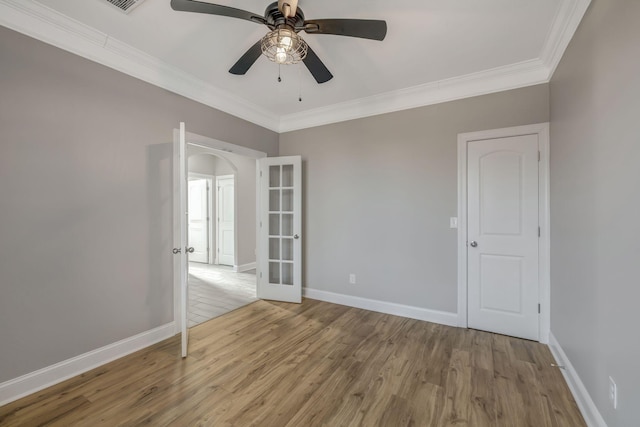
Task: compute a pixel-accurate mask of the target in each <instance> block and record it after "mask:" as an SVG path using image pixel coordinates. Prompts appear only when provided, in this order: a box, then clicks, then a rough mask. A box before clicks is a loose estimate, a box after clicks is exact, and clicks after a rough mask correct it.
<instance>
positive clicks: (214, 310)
mask: <svg viewBox="0 0 640 427" xmlns="http://www.w3.org/2000/svg"><path fill="white" fill-rule="evenodd" d="M188 283H189V287H188V295H189V304H188V321H189V324H188V327H189V328H191V327H193V326H195V325H198V324H200V323H202V322H206V321H207V320H210V319H212V318H214V317H218V316H221V315H223V314H225V313H228V312H230V311H233V310H235V309H237V308H240V307H242V306H244V305H247V304H250V303H252V302H254V301H257V300H258V298H257V297H256V273H255V270H252V271H250V272H249V271H247V272H243V273H236V272H234V271H233V269H232V268H231V267H229V266H224V265H212V264H202V263H197V262H190V263H189V282H188Z"/></svg>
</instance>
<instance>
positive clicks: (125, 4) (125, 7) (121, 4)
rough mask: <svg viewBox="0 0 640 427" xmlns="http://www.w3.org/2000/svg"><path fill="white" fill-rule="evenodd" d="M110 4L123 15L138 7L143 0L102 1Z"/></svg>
mask: <svg viewBox="0 0 640 427" xmlns="http://www.w3.org/2000/svg"><path fill="white" fill-rule="evenodd" d="M104 1H106V2H107V3H110V4H112V5H113V6H115V7H117V8H118V9H120V10H121V11H123V12H124V13H129V12H131V11H132V10H133V9H135V8H136V7H138V6H139V5H140V3H142V2H143V1H144V0H104Z"/></svg>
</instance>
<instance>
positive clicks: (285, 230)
mask: <svg viewBox="0 0 640 427" xmlns="http://www.w3.org/2000/svg"><path fill="white" fill-rule="evenodd" d="M282 236H293V214H282Z"/></svg>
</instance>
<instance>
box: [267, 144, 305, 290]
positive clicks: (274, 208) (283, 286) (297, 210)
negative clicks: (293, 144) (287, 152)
mask: <svg viewBox="0 0 640 427" xmlns="http://www.w3.org/2000/svg"><path fill="white" fill-rule="evenodd" d="M258 168H259V173H258V177H259V181H260V184H259V187H258V188H259V193H260V205H261V218H260V228H259V245H260V249H259V253H260V254H262V256H261V257H259V258H258V286H257V295H258V298H261V299H271V300H278V301H287V302H296V303H300V302H302V238H303V237H304V236H302V227H301V224H302V217H301V215H302V162H301V158H300V156H288V157H268V158H265V159H260V160H259V164H258Z"/></svg>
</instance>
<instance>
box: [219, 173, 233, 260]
mask: <svg viewBox="0 0 640 427" xmlns="http://www.w3.org/2000/svg"><path fill="white" fill-rule="evenodd" d="M234 181H235V180H234V177H233V175H225V176H219V177H216V191H217V193H216V194H217V199H216V201H217V203H216V206H217V210H218V212H217V220H218V226H217V228H216V230H217V233H216V235H217V237H216V242H217V245H218V252H217V264H223V265H234V264H235V261H236V257H235V247H236V245H235V241H236V237H235V191H234V187H235V183H234Z"/></svg>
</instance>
